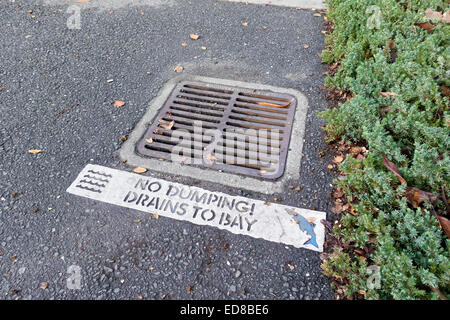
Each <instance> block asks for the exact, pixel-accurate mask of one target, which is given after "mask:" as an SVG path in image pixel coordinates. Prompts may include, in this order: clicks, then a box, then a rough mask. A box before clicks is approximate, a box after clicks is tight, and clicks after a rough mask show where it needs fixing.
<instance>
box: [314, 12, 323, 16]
mask: <svg viewBox="0 0 450 320" xmlns="http://www.w3.org/2000/svg"><path fill="white" fill-rule="evenodd" d="M321 16H322V15H321V14H320V13H314V17H321Z"/></svg>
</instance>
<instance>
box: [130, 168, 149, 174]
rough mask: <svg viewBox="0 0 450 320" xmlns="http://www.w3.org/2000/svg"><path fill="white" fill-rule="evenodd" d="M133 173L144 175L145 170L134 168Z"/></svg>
mask: <svg viewBox="0 0 450 320" xmlns="http://www.w3.org/2000/svg"><path fill="white" fill-rule="evenodd" d="M133 171H134V172H136V173H144V172H147V169H145V168H141V167H137V168H134V169H133Z"/></svg>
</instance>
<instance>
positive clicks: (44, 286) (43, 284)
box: [39, 282, 48, 290]
mask: <svg viewBox="0 0 450 320" xmlns="http://www.w3.org/2000/svg"><path fill="white" fill-rule="evenodd" d="M39 288H40V289H42V290H45V289H47V288H48V283H47V282H43V283H42V284H41V286H40V287H39Z"/></svg>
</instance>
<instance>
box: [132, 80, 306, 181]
mask: <svg viewBox="0 0 450 320" xmlns="http://www.w3.org/2000/svg"><path fill="white" fill-rule="evenodd" d="M296 104H297V101H296V99H295V97H294V96H292V95H289V94H284V93H275V92H272V91H263V90H252V89H247V88H239V87H231V86H224V85H219V84H211V83H206V82H197V81H182V82H180V83H178V85H177V86H176V87H175V88H174V90H173V91H172V93H171V95H170V96H169V98H168V99H167V100H166V102H165V104H164V105H163V107H162V108H161V110H160V112H159V113H158V115H157V116H156V118H155V119H154V121H153V122H152V124H151V125H150V127H149V128H148V129H147V131H146V132H145V134H144V136H143V137H142V139H141V140H140V141H139V142H138V144H137V151H138V152H139V153H140V154H141V155H143V156H147V157H152V158H158V159H161V160H169V161H174V162H181V163H184V164H189V165H194V166H200V167H207V168H210V169H214V170H220V171H224V172H230V173H237V174H242V175H246V176H253V177H259V178H262V179H269V180H274V179H277V178H279V177H281V176H282V175H283V172H284V168H285V163H286V157H287V152H288V147H289V140H290V136H291V131H292V124H293V118H294V114H295V107H296Z"/></svg>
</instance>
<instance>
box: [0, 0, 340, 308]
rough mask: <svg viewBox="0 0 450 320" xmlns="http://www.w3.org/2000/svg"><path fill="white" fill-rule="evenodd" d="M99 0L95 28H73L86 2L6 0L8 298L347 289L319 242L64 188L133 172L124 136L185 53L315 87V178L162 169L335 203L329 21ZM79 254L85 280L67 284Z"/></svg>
mask: <svg viewBox="0 0 450 320" xmlns="http://www.w3.org/2000/svg"><path fill="white" fill-rule="evenodd" d="M90 2H91V3H86V4H84V3H76V5H77V6H78V7H79V8H80V18H81V20H80V21H79V22H80V24H79V27H80V28H79V29H70V28H68V23H69V26H71V27H73V26H76V23H77V21H76V20H73V19H75V18H76V17H75V18H74V16H73V15H74V12H75V11H73V10H74V8H73V7H72V8H71V9H69V6H70V5H71V4H74V3H75V1H62V0H56V1H44V0H42V1H17V0H16V1H7V0H0V47H1V50H0V61H1V62H0V88H2V89H1V90H0V299H138V298H143V299H332V297H333V293H332V290H331V289H330V286H329V281H328V279H327V278H326V277H325V276H323V275H322V274H321V269H320V258H319V254H318V253H317V252H313V251H310V250H305V249H296V248H294V247H289V246H285V245H283V244H277V243H271V242H268V241H265V240H259V239H254V238H250V237H248V236H239V235H234V234H232V233H229V232H227V231H222V230H219V229H216V228H213V227H206V226H198V225H194V224H191V223H189V222H183V221H176V220H173V219H169V218H165V217H159V219H155V218H153V217H152V216H151V215H148V214H145V213H142V212H138V211H134V210H131V209H126V208H121V207H117V206H113V205H109V204H105V203H101V202H96V201H92V200H89V199H85V198H81V197H77V196H74V195H71V194H68V193H66V192H65V190H66V189H67V187H68V186H69V185H70V184H71V182H72V181H73V180H74V179H75V177H76V176H77V175H78V173H79V172H80V171H81V170H82V168H83V167H84V166H85V165H86V164H88V163H93V164H99V165H104V166H107V167H111V168H116V169H120V170H126V171H131V168H130V167H128V166H127V165H126V164H123V163H122V162H121V161H120V159H119V157H118V154H117V150H118V149H119V148H120V146H121V143H122V141H121V140H120V138H121V137H122V136H127V135H128V134H129V133H130V132H131V131H132V130H133V128H134V126H135V125H136V124H137V122H138V121H139V119H140V118H141V117H142V116H143V114H144V113H145V110H146V108H147V105H148V103H149V101H151V100H152V99H153V98H154V97H155V96H156V94H157V93H158V90H160V89H161V88H162V87H163V86H164V84H165V83H166V82H167V81H168V80H169V79H171V78H173V77H175V76H177V75H178V73H175V72H174V71H173V70H174V67H175V66H177V65H182V66H183V67H184V71H183V72H184V73H189V74H194V75H200V76H208V77H215V78H225V79H231V80H240V81H248V82H255V83H261V84H268V85H273V86H279V87H285V88H293V89H296V90H298V91H300V92H302V93H303V94H304V95H306V96H307V98H308V102H309V106H310V109H309V111H308V116H307V120H306V134H305V144H304V147H303V153H304V157H303V159H302V164H301V176H300V179H299V181H292V183H291V184H292V186H293V187H295V188H296V187H297V186H300V187H301V191H297V190H296V189H295V188H294V189H293V190H291V189H290V188H286V190H285V192H283V193H282V194H276V195H273V196H267V195H261V194H258V193H254V192H248V191H242V190H239V188H228V187H223V186H220V185H215V184H212V183H206V182H202V181H196V180H192V179H186V178H180V177H177V176H176V175H175V174H174V175H173V176H169V175H167V174H156V173H152V174H153V175H155V176H157V177H160V178H164V179H168V180H173V181H177V182H182V183H185V184H189V185H197V186H200V187H202V188H205V189H208V190H220V191H222V192H226V193H229V194H235V195H244V196H247V197H250V198H253V199H262V200H267V201H273V198H274V197H277V198H278V199H279V202H280V203H282V204H287V205H291V206H297V207H303V208H308V209H316V210H320V211H327V212H329V209H330V205H329V202H328V193H329V191H330V188H331V185H330V184H331V180H332V177H331V176H330V174H329V173H328V169H327V165H328V163H330V156H329V155H328V152H327V146H326V145H325V143H324V139H323V136H324V133H323V132H322V130H321V127H320V126H321V125H322V124H323V123H322V122H321V120H320V119H319V118H318V117H317V115H316V111H317V110H323V109H325V108H326V102H325V101H324V99H323V97H322V95H321V93H320V90H319V88H318V86H319V85H322V83H323V79H324V76H323V75H322V72H324V71H326V68H325V66H323V65H321V63H320V57H319V55H318V54H319V53H320V52H321V50H322V49H323V46H324V42H323V40H324V39H323V34H322V33H321V30H322V29H323V28H324V26H323V17H317V16H314V11H311V10H296V9H294V8H286V7H276V6H261V5H245V4H243V3H233V2H221V1H213V0H210V1H207V0H195V1H194V0H193V1H181V0H171V1H148V0H147V1H144V0H141V1H134V2H133V3H134V5H130V3H131V1H102V2H101V4H100V1H98V3H97V1H94V0H91V1H90ZM48 3H49V4H48ZM68 9H69V11H70V10H72V11H70V12H67V10H68ZM75 9H76V8H75ZM75 14H76V13H75ZM244 22H247V25H246V26H244V25H242V23H244ZM74 23H75V24H74ZM190 33H196V34H198V35H199V36H200V38H199V39H198V40H196V41H193V40H191V39H189V34H190ZM182 42H187V44H188V45H187V46H185V47H184V46H182V45H181V43H182ZM305 45H308V46H309V47H308V48H305ZM202 46H205V47H206V48H207V49H206V50H202V48H201V47H202ZM310 74H311V75H310ZM111 79H112V81H108V80H111ZM114 100H123V101H125V102H126V105H125V106H123V107H121V108H116V107H114V106H113V104H112V103H113V101H114ZM292 143H295V139H294V141H293V142H292ZM30 149H42V150H43V152H42V153H39V154H35V155H32V154H30V153H29V152H28V150H30ZM321 152H323V153H324V154H323V156H322V153H321ZM299 161H300V160H299ZM70 266H78V267H76V268H79V269H78V270H80V276H81V288H80V289H73V288H70V287H68V286H67V279H68V277H69V275H70V274H69V273H68V268H69V267H70Z"/></svg>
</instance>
